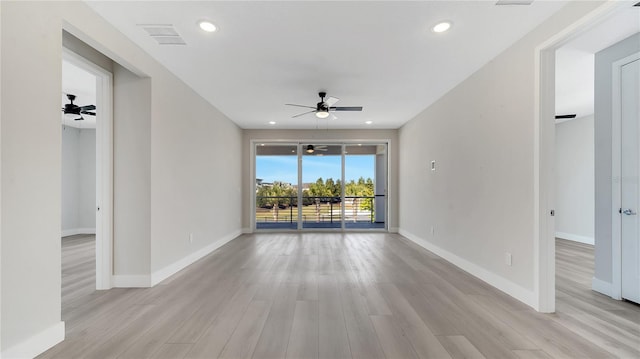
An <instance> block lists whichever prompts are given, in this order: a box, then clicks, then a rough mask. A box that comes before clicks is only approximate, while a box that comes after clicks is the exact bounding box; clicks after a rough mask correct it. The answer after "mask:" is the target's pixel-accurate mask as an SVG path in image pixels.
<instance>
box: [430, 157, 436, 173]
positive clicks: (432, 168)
mask: <svg viewBox="0 0 640 359" xmlns="http://www.w3.org/2000/svg"><path fill="white" fill-rule="evenodd" d="M431 170H432V171H435V170H436V161H435V160H433V161H431Z"/></svg>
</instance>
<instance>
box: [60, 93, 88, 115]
mask: <svg viewBox="0 0 640 359" xmlns="http://www.w3.org/2000/svg"><path fill="white" fill-rule="evenodd" d="M67 98H68V99H69V102H70V103H67V104H65V105H64V107H63V108H62V112H63V113H64V114H65V115H78V116H80V117H78V118H76V119H75V120H76V121H81V120H84V117H82V115H89V116H95V115H96V113H95V112H92V111H95V109H96V106H95V105H86V106H78V105H76V104H74V103H73V100H75V99H76V95H72V94H67Z"/></svg>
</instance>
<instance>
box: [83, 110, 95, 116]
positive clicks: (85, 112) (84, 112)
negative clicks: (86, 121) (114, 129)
mask: <svg viewBox="0 0 640 359" xmlns="http://www.w3.org/2000/svg"><path fill="white" fill-rule="evenodd" d="M80 113H81V114H83V115H89V116H95V115H96V113H95V112H89V111H81V112H80Z"/></svg>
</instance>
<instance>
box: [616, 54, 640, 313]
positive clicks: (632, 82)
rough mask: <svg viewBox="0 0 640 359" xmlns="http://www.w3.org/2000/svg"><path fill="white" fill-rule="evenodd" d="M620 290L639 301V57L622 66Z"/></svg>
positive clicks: (627, 297)
mask: <svg viewBox="0 0 640 359" xmlns="http://www.w3.org/2000/svg"><path fill="white" fill-rule="evenodd" d="M620 96H621V105H622V108H621V131H622V134H621V146H622V147H621V175H622V181H621V185H622V187H621V190H622V196H621V197H622V213H621V221H622V223H621V247H622V256H621V265H622V273H621V274H622V275H621V282H622V286H621V290H622V292H621V294H622V298H624V299H628V300H631V301H633V302H636V303H640V218H639V217H640V216H638V214H637V213H638V210H639V209H640V183H639V175H640V140H639V139H640V60H635V61H633V62H630V63H628V64H626V65H623V66H622V67H621V71H620Z"/></svg>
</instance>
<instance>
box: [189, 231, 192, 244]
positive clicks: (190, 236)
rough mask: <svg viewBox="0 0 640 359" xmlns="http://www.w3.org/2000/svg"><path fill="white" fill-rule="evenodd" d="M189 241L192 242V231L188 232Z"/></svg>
mask: <svg viewBox="0 0 640 359" xmlns="http://www.w3.org/2000/svg"><path fill="white" fill-rule="evenodd" d="M189 243H193V233H189Z"/></svg>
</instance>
